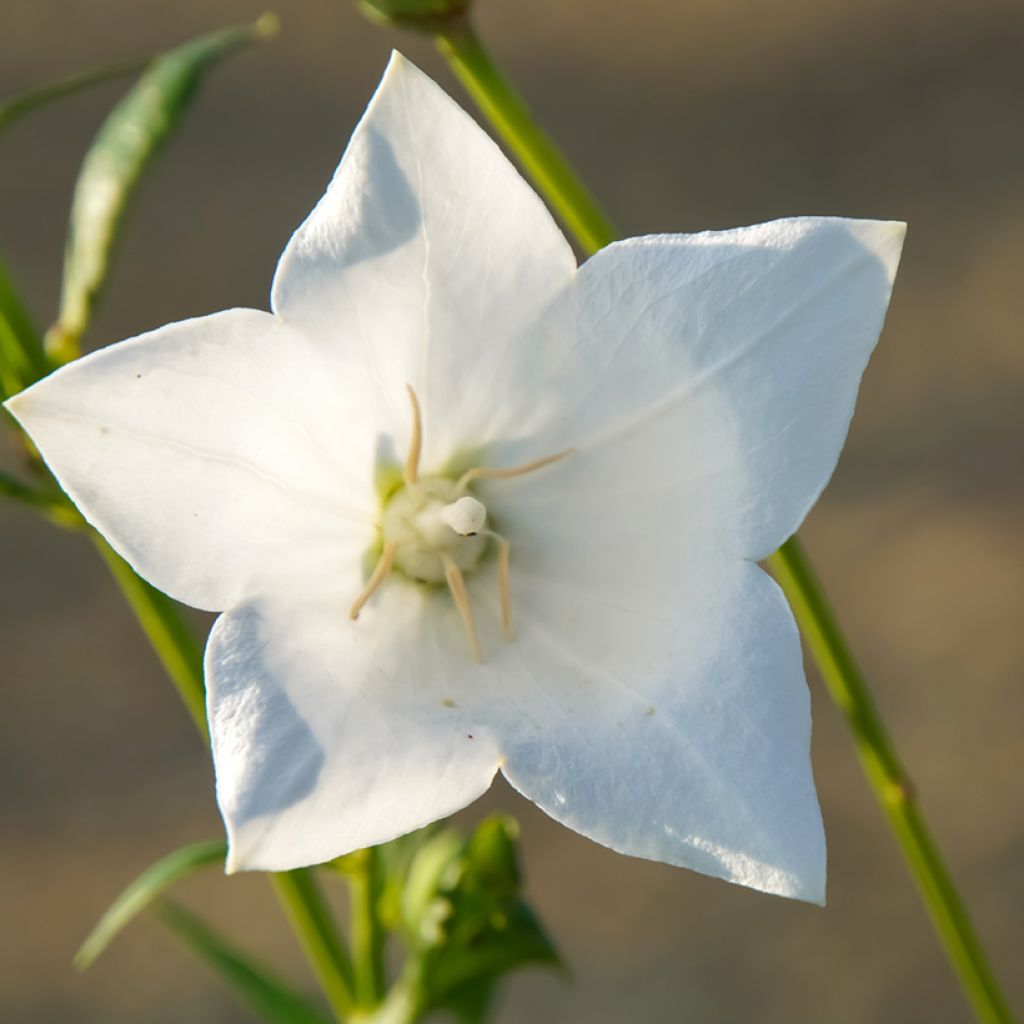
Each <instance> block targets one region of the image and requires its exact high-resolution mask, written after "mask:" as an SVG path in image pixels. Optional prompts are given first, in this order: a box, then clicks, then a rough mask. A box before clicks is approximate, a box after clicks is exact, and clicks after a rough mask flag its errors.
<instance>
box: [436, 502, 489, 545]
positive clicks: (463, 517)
mask: <svg viewBox="0 0 1024 1024" xmlns="http://www.w3.org/2000/svg"><path fill="white" fill-rule="evenodd" d="M441 518H442V519H443V520H444V521H445V522H446V523H447V524H448V525H449V526H450V527H451V528H452V529H453V530H454V531H455V532H456V533H457V534H458V535H459V536H460V537H475V536H476V535H477V534H478V533H479V532H480V531H481V530H482V529H483V528H484V525H485V524H486V523H487V509H486V508H485V507H484V503H483V502H482V501H477V499H476V498H474V497H473V496H472V495H470V494H467V495H465V497H462V498H459V500H458V501H453V502H452V503H451V504H450V505H445V507H444V508H443V509H442V510H441Z"/></svg>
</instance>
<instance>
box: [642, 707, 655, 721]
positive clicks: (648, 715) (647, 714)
mask: <svg viewBox="0 0 1024 1024" xmlns="http://www.w3.org/2000/svg"><path fill="white" fill-rule="evenodd" d="M654 711H655V708H654V705H653V704H652V705H651V706H650V707H649V708H648V709H647V710H646V711H645V712H644V715H646V716H647V717H648V718H650V717H651V715H653V714H654Z"/></svg>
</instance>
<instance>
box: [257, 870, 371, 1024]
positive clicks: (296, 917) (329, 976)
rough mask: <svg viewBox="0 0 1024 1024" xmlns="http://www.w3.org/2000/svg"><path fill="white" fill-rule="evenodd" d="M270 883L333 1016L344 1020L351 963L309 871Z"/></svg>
mask: <svg viewBox="0 0 1024 1024" xmlns="http://www.w3.org/2000/svg"><path fill="white" fill-rule="evenodd" d="M271 881H272V883H273V886H274V891H275V892H276V893H277V898H278V900H279V901H280V903H281V906H282V907H283V908H284V912H285V915H286V916H287V917H288V920H289V921H290V922H291V925H292V928H293V930H294V931H295V935H296V937H297V938H298V940H299V944H300V945H301V946H302V951H303V953H305V955H306V959H307V960H308V961H309V963H310V966H311V967H312V969H313V973H314V974H315V975H316V979H317V981H318V982H319V983H320V987H321V989H323V993H324V995H325V996H326V997H327V1002H328V1003H329V1004H330V1007H331V1010H332V1012H333V1013H334V1016H335V1017H336V1018H337V1019H338V1020H339V1021H346V1020H348V1019H349V1015H350V1013H351V1012H352V1006H353V1003H354V1001H355V1000H354V997H353V973H352V963H351V960H350V959H349V955H348V952H347V950H346V949H345V946H344V944H343V943H342V940H341V937H340V936H339V935H338V932H337V930H336V929H335V927H334V921H333V919H332V917H331V912H330V910H329V909H328V906H327V904H326V902H325V901H324V897H323V894H322V893H321V892H320V888H319V886H317V884H316V879H315V877H314V876H313V873H312V871H310V870H309V869H308V868H300V869H298V870H296V871H281V872H278V873H276V874H274V875H271Z"/></svg>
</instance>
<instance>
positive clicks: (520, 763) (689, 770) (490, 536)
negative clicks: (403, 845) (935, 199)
mask: <svg viewBox="0 0 1024 1024" xmlns="http://www.w3.org/2000/svg"><path fill="white" fill-rule="evenodd" d="M201 232H202V226H201V225H199V224H197V225H196V235H197V243H198V244H201V242H200V238H199V236H200V234H201ZM903 232H904V226H903V225H902V224H898V223H889V222H876V221H866V220H843V219H836V218H819V217H800V218H794V219H787V220H778V221H773V222H771V223H768V224H759V225H756V226H754V227H748V228H738V229H735V230H730V231H709V232H705V233H702V234H695V235H655V236H650V237H646V238H633V239H629V240H627V241H624V242H617V243H615V244H613V245H610V246H608V247H607V248H606V249H604V250H602V251H601V252H599V253H598V254H597V255H596V256H594V257H593V258H591V259H589V260H587V261H586V262H585V263H584V264H583V265H582V266H577V263H576V260H575V258H574V256H573V252H572V250H571V249H570V247H569V245H568V243H567V242H566V240H565V238H564V237H563V236H562V234H561V232H560V231H559V230H558V228H557V227H556V225H555V222H554V221H553V219H552V217H551V215H550V214H549V213H548V211H547V209H546V208H545V207H544V205H543V204H542V202H541V201H540V199H539V198H538V197H537V196H536V195H535V194H534V192H533V191H532V190H531V189H530V188H529V187H528V186H527V184H526V183H525V182H524V181H523V179H522V178H521V177H520V176H519V174H518V173H517V172H516V170H515V169H514V168H513V167H512V165H511V164H510V163H509V162H508V161H507V160H506V159H505V157H504V156H503V155H502V154H501V152H500V151H499V149H498V147H497V146H496V145H495V144H494V143H493V142H492V141H491V140H490V139H489V138H488V137H487V135H485V134H484V132H483V131H481V129H480V128H479V127H477V125H476V124H475V123H474V122H473V121H472V120H471V118H470V117H469V116H468V115H467V114H465V113H464V112H463V111H462V110H461V109H460V108H459V107H458V106H457V105H456V104H455V103H454V102H453V101H452V100H451V99H449V98H448V96H446V95H445V94H444V93H443V92H442V91H441V90H440V89H439V88H438V87H437V86H436V85H435V84H434V83H433V82H431V81H430V80H429V79H428V78H427V77H425V76H424V75H423V74H422V73H421V72H420V71H418V70H417V69H416V68H415V67H413V66H412V65H411V64H409V63H408V62H407V61H406V60H404V59H403V58H402V57H400V56H397V55H396V56H395V57H394V58H393V60H392V62H391V64H390V66H389V68H388V70H387V73H386V74H385V76H384V80H383V82H382V83H381V85H380V88H379V89H378V91H377V94H376V96H375V97H374V99H373V101H372V102H371V104H370V106H369V109H368V110H367V112H366V114H365V115H364V117H363V119H362V121H361V122H360V124H359V126H358V127H357V128H356V131H355V134H354V135H353V137H352V140H351V142H350V144H349V146H348V149H347V151H346V153H345V156H344V158H343V159H342V162H341V165H340V166H339V168H338V170H337V172H336V174H335V176H334V179H333V180H332V182H331V184H330V186H329V187H328V189H327V193H326V194H325V195H324V197H323V198H322V199H321V200H320V202H319V203H318V204H317V206H316V208H315V209H314V210H313V212H312V213H311V214H310V216H309V217H308V219H307V220H306V221H305V223H304V224H303V225H302V226H301V227H300V228H299V229H298V231H297V232H296V233H295V235H294V236H293V237H292V239H291V241H290V242H289V243H288V246H287V248H286V249H285V252H284V255H283V256H282V257H281V261H280V263H279V265H278V268H277V273H276V276H275V278H274V283H273V289H272V295H271V308H272V310H273V312H271V313H265V312H261V311H257V310H251V309H231V310H227V311H226V312H221V313H214V314H213V315H210V316H204V317H199V318H197V319H194V320H185V321H182V322H181V323H173V324H169V325H167V326H166V327H161V328H159V329H158V330H155V331H151V332H149V333H146V334H142V335H139V336H138V337H135V338H131V339H130V340H128V341H124V342H121V343H120V344H117V345H112V346H110V347H109V348H105V349H102V350H101V351H99V352H96V353H94V354H92V355H89V356H86V357H85V358H83V359H80V360H78V361H77V362H75V363H73V364H70V365H68V366H66V367H64V368H62V369H60V370H58V371H57V372H55V373H54V374H52V375H51V376H50V377H48V378H47V379H45V380H43V381H41V382H40V383H38V384H36V385H35V386H33V387H31V388H29V389H28V390H27V391H25V392H23V393H22V394H20V395H18V396H16V397H15V398H13V399H12V400H11V401H10V402H9V404H8V408H9V409H10V411H11V412H12V413H13V414H14V415H15V416H16V417H17V418H18V420H19V421H20V422H21V423H22V424H23V426H24V427H25V429H26V430H27V431H28V433H29V434H30V435H31V437H32V438H33V440H34V441H35V442H36V444H37V445H38V447H39V450H40V451H41V452H42V454H43V457H44V458H45V459H46V461H47V463H48V464H49V466H50V467H51V469H52V470H53V472H54V473H55V474H56V476H57V478H58V479H59V481H60V482H61V484H62V485H63V487H64V488H65V489H66V490H67V492H68V494H69V495H71V497H72V498H73V499H74V501H75V503H76V504H77V505H78V507H79V508H80V509H81V511H82V513H83V515H84V516H85V517H86V518H87V519H88V520H89V522H90V523H92V524H93V525H94V526H95V527H96V528H97V529H98V530H99V531H100V532H101V533H102V534H103V535H104V536H105V537H106V538H107V539H108V540H109V541H110V543H111V544H112V545H113V546H114V548H116V549H117V551H118V552H120V554H121V555H123V556H124V558H126V559H127V560H128V562H130V563H131V565H132V566H133V567H134V568H135V569H136V570H137V572H138V573H139V574H140V575H141V576H143V577H144V578H145V579H147V580H149V581H150V582H151V583H153V584H154V585H155V586H157V587H159V588H160V589H161V590H163V591H166V592H167V593H168V594H170V595H171V596H173V597H175V598H177V599H178V600H180V601H183V602H185V603H186V604H189V605H193V606H195V607H197V608H203V609H209V610H214V611H221V612H223V614H222V615H221V616H220V618H219V619H218V620H217V622H216V625H215V626H214V627H213V631H212V633H211V635H210V638H209V642H208V645H207V650H206V683H207V691H208V710H209V719H210V726H211V731H212V739H213V753H214V759H215V763H216V771H217V797H218V800H219V803H220V807H221V811H222V812H223V815H224V820H225V822H226V824H227V830H228V834H229V838H230V850H231V852H230V864H229V866H230V867H232V868H234V869H240V868H266V869H275V870H279V869H288V868H293V867H297V866H300V865H306V864H313V863H318V862H321V861H324V860H327V859H329V858H332V857H336V856H338V855H340V854H343V853H345V852H347V851H350V850H353V849H356V848H358V847H363V846H368V845H371V844H375V843H380V842H383V841H385V840H387V839H390V838H392V837H394V836H397V835H399V834H401V833H404V832H408V831H410V830H412V829H415V828H417V827H418V826H421V825H424V824H426V823H427V822H430V821H433V820H435V819H438V818H441V817H443V816H445V815H448V814H451V813H452V812H453V811H455V810H457V809H459V808H461V807H463V806H465V805H466V804H467V803H469V802H470V801H472V800H474V799H476V798H477V797H478V796H480V795H481V794H482V793H483V792H484V791H485V790H486V789H487V788H488V786H489V785H490V783H491V781H492V779H493V777H494V775H495V773H496V772H497V771H498V770H500V771H501V772H502V773H503V774H504V776H505V777H506V778H507V779H508V781H509V782H510V783H511V784H512V785H513V786H514V787H515V788H516V789H518V790H519V791H520V792H522V793H523V794H524V795H525V796H527V797H529V799H530V800H532V801H533V802H534V803H536V804H537V805H538V806H539V807H541V808H543V809H544V810H545V811H546V812H547V813H548V814H550V815H552V816H553V817H555V818H557V819H558V820H559V821H561V822H564V823H565V824H566V825H568V826H569V827H570V828H573V829H576V830H577V831H578V832H581V833H583V834H584V835H586V836H589V837H591V838H592V839H595V840H597V841H598V842H600V843H604V844H606V845H607V846H610V847H612V848H613V849H616V850H620V851H622V852H624V853H628V854H633V855H635V856H639V857H648V858H653V859H656V860H661V861H667V862H669V863H672V864H680V865H685V866H686V867H690V868H693V869H695V870H697V871H702V872H704V873H706V874H709V875H715V876H718V877H721V878H725V879H728V880H730V881H732V882H739V883H742V884H744V885H749V886H752V887H754V888H756V889H762V890H765V891H767V892H774V893H780V894H782V895H786V896H794V897H799V898H801V899H807V900H813V901H820V900H822V899H823V893H824V884H825V847H824V837H823V833H822V825H821V817H820V813H819V810H818V805H817V800H816V797H815V792H814V783H813V780H812V776H811V769H810V759H809V741H810V712H809V701H808V693H807V688H806V684H805V681H804V676H803V670H802V663H801V653H800V642H799V638H798V635H797V630H796V627H795V625H794V622H793V618H792V615H791V613H790V611H789V608H788V607H787V605H786V603H785V600H784V598H783V597H782V595H781V593H780V591H779V588H778V587H777V586H776V585H775V583H774V582H773V581H772V580H771V579H770V578H769V577H768V576H767V575H766V574H765V573H764V571H763V570H762V569H761V568H759V567H758V565H757V564H756V563H757V561H758V559H762V558H764V557H765V556H766V555H768V554H769V553H770V552H771V551H773V550H774V549H775V548H776V547H778V546H779V545H780V544H781V543H782V542H783V541H784V540H785V539H786V538H787V537H788V536H790V534H792V533H793V532H794V531H795V530H796V529H797V527H798V526H799V524H800V522H801V520H802V519H803V518H804V516H805V515H806V514H807V511H808V509H809V508H810V507H811V505H812V504H813V503H814V501H815V499H816V498H817V497H818V495H819V493H820V492H821V490H822V488H823V487H824V486H825V483H826V481H827V480H828V478H829V475H830V474H831V472H832V470H833V468H834V466H835V464H836V459H837V458H838V455H839V451H840V448H841V447H842V444H843V440H844V437H845V435H846V431H847V427H848V424H849V421H850V417H851V415H852V411H853V405H854V400H855V397H856V392H857V387H858V383H859V380H860V376H861V373H862V371H863V369H864V365H865V363H866V361H867V359H868V355H869V353H870V352H871V349H872V347H873V346H874V344H875V341H876V339H877V336H878V332H879V330H880V328H881V325H882V319H883V316H884V313H885V309H886V305H887V303H888V299H889V292H890V287H891V284H892V278H893V275H894V273H895V268H896V263H897V260H898V257H899V253H900V248H901V244H902V240H903Z"/></svg>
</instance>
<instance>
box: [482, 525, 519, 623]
mask: <svg viewBox="0 0 1024 1024" xmlns="http://www.w3.org/2000/svg"><path fill="white" fill-rule="evenodd" d="M486 534H487V536H488V537H490V538H491V540H493V541H494V543H495V544H497V545H498V592H499V594H500V596H501V631H502V632H503V633H504V634H505V639H506V640H514V639H515V634H514V633H513V632H512V595H511V591H510V590H509V585H508V570H509V555H510V554H511V552H512V545H511V544H510V543H509V541H508V538H507V537H503V536H502V535H501V534H500V533H496V532H495V531H494V530H487V531H486Z"/></svg>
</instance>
